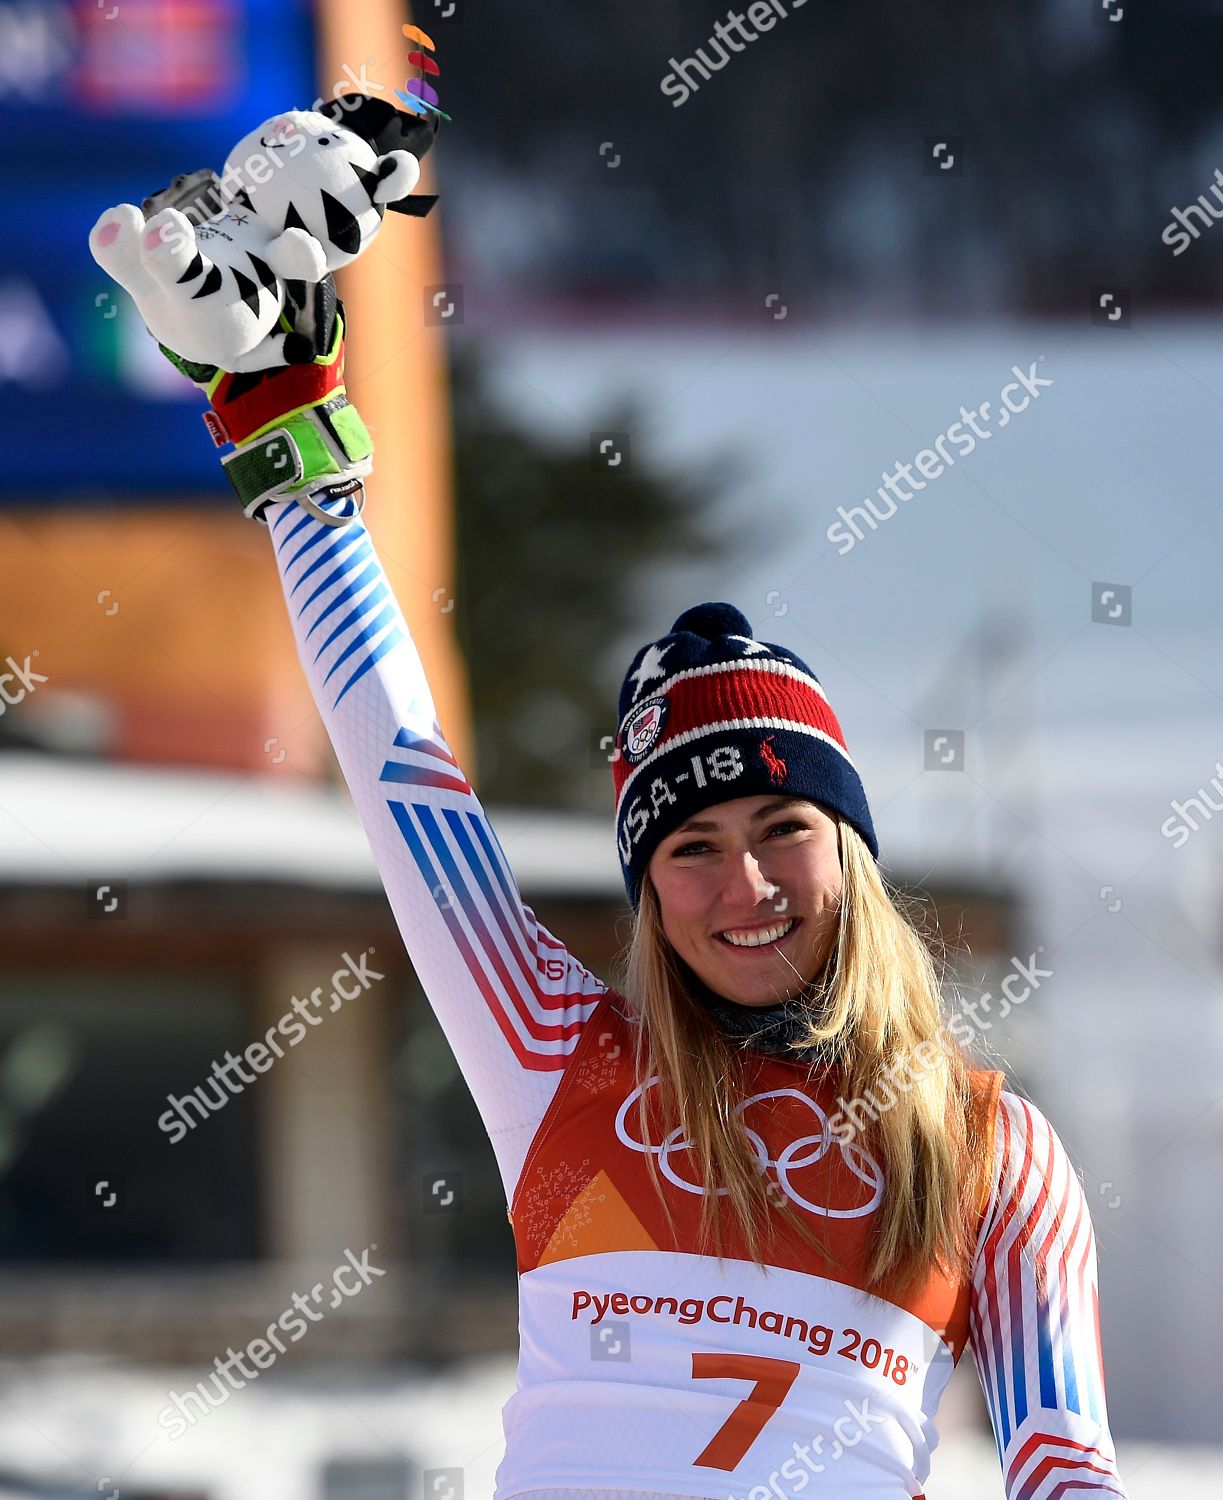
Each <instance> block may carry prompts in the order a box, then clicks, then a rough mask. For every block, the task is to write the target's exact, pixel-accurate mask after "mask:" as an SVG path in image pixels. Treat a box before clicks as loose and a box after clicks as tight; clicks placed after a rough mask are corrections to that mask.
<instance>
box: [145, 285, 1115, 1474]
mask: <svg viewBox="0 0 1223 1500" xmlns="http://www.w3.org/2000/svg"><path fill="white" fill-rule="evenodd" d="M311 316H312V319H313V321H312V322H311V324H310V329H309V337H310V338H311V339H312V340H313V341H314V346H315V348H316V351H317V355H316V357H315V358H314V360H313V362H312V363H311V362H307V363H304V364H302V365H299V366H289V367H282V368H280V369H278V370H273V371H270V372H266V373H264V374H261V375H260V376H259V377H258V378H257V379H253V378H250V377H246V378H243V379H240V380H239V379H232V380H231V379H230V377H228V376H226V375H225V373H224V372H223V371H221V372H218V371H217V370H215V369H207V368H204V367H201V366H192V365H189V364H187V363H186V362H184V361H182V360H177V359H176V363H178V364H179V366H180V368H182V369H183V370H184V372H185V373H186V374H188V375H189V376H190V377H191V378H193V379H195V380H196V381H197V382H198V383H199V384H200V385H201V386H202V387H203V388H204V390H205V391H206V393H207V395H208V396H209V398H210V400H211V402H212V406H213V408H214V414H215V416H214V418H213V419H212V425H213V429H214V431H215V430H216V428H217V427H218V426H219V428H220V431H221V432H222V433H223V434H225V435H227V436H228V438H229V439H230V440H231V441H233V442H234V443H235V444H236V445H237V446H236V451H235V453H233V454H231V455H230V459H229V462H228V463H227V473H228V474H229V477H230V479H231V480H232V481H233V484H234V487H235V489H236V490H237V491H238V494H239V497H240V499H241V501H242V505H243V509H244V511H245V513H246V514H247V515H248V516H252V517H254V518H256V519H257V520H259V521H261V522H262V523H264V524H265V525H266V527H267V532H268V537H269V540H270V543H271V546H272V551H273V554H274V558H275V565H276V568H277V570H278V573H279V577H280V581H281V584H282V586H283V590H284V597H285V601H286V604H287V607H288V612H289V619H290V621H291V623H292V627H293V630H294V632H295V634H296V638H297V643H298V648H299V654H300V657H301V662H302V666H303V669H304V671H305V673H306V675H307V677H308V679H309V681H310V685H311V688H312V690H313V693H314V697H315V700H316V702H317V704H318V708H319V712H320V713H321V715H322V717H323V719H324V721H325V723H326V726H327V729H328V732H329V734H330V736H331V739H332V743H333V744H334V746H335V750H336V754H337V757H338V759H339V762H340V765H341V767H342V769H343V772H344V775H345V777H346V779H347V782H348V786H349V788H350V790H351V793H352V797H353V801H354V803H355V804H356V807H357V810H358V812H359V814H360V817H361V820H362V822H363V824H364V827H365V829H366V832H367V834H368V837H369V841H370V845H371V847H372V850H373V853H374V856H375V858H376V860H377V863H378V868H379V870H380V872H381V875H382V879H383V881H384V883H385V886H386V891H387V895H388V897H389V899H390V903H391V907H392V909H393V911H394V914H395V918H396V921H397V923H398V925H399V929H400V932H401V934H402V936H403V941H404V944H405V947H406V949H407V952H408V954H409V955H410V957H411V961H412V964H413V966H414V968H415V970H416V972H417V974H418V976H419V978H420V981H421V983H422V985H423V987H424V989H425V992H426V994H427V995H428V997H429V1000H430V1003H431V1004H432V1006H433V1008H434V1010H435V1012H436V1014H437V1017H438V1020H439V1022H440V1024H441V1027H442V1029H443V1031H444V1033H445V1035H446V1037H447V1039H448V1041H449V1044H450V1046H451V1047H452V1048H453V1051H454V1054H455V1057H456V1059H457V1061H458V1063H459V1065H460V1067H461V1068H462V1071H463V1074H464V1076H465V1078H466V1081H467V1083H468V1085H469V1087H470V1090H471V1092H472V1095H473V1096H474V1098H475V1102H476V1104H477V1106H478V1108H479V1110H480V1113H481V1116H482V1118H483V1121H484V1124H485V1126H486V1128H487V1130H488V1134H489V1138H490V1141H491V1143H492V1148H493V1151H494V1152H495V1154H496V1158H497V1162H498V1165H499V1168H500V1173H501V1179H502V1182H503V1185H504V1190H505V1201H506V1211H507V1214H508V1216H509V1218H510V1221H511V1223H512V1225H513V1231H514V1238H515V1243H516V1247H517V1259H518V1271H519V1278H520V1280H519V1286H520V1327H521V1334H522V1340H521V1351H520V1360H519V1370H518V1382H517V1388H516V1390H515V1391H514V1393H513V1394H512V1395H511V1396H510V1398H509V1400H508V1401H507V1403H506V1406H505V1411H504V1426H505V1442H506V1447H505V1455H504V1459H503V1461H502V1462H501V1465H500V1467H499V1470H498V1474H497V1485H496V1492H495V1500H596V1497H597V1500H645V1497H647V1496H649V1497H659V1496H662V1497H667V1496H671V1497H680V1496H684V1497H689V1496H695V1497H715V1496H717V1497H721V1496H734V1497H741V1500H765V1497H784V1496H787V1495H791V1494H793V1495H798V1494H802V1493H803V1492H804V1491H809V1492H810V1493H811V1494H813V1495H826V1496H836V1497H850V1496H852V1497H858V1500H917V1497H920V1496H921V1495H922V1493H923V1487H924V1485H925V1483H926V1479H927V1475H928V1474H929V1471H930V1457H931V1453H932V1450H933V1449H934V1446H935V1444H936V1442H937V1428H936V1416H937V1412H938V1407H939V1400H940V1397H941V1395H942V1392H943V1390H944V1387H945V1386H946V1384H947V1381H948V1378H949V1377H950V1375H951V1372H952V1369H953V1367H954V1365H955V1364H956V1362H957V1361H958V1360H959V1359H960V1358H961V1356H962V1355H963V1354H964V1352H965V1351H966V1350H970V1351H971V1354H972V1358H973V1361H974V1363H975V1364H976V1367H977V1370H978V1373H979V1375H980V1378H981V1383H982V1386H983V1388H984V1391H985V1395H986V1398H987V1401H988V1406H989V1412H990V1417H991V1419H992V1422H993V1427H994V1432H995V1435H996V1438H997V1446H998V1453H999V1458H1000V1461H1001V1487H1000V1490H999V1493H1003V1494H1005V1496H1006V1497H1007V1500H1055V1497H1069V1496H1072V1495H1073V1496H1074V1497H1075V1500H1078V1497H1079V1496H1081V1495H1082V1494H1083V1493H1084V1492H1094V1493H1099V1494H1101V1495H1110V1496H1116V1497H1124V1495H1125V1491H1124V1488H1123V1486H1122V1483H1121V1480H1120V1479H1119V1477H1118V1474H1117V1469H1116V1464H1115V1461H1114V1455H1113V1448H1112V1443H1111V1440H1110V1437H1109V1430H1108V1422H1107V1415H1106V1410H1105V1395H1104V1378H1103V1365H1102V1359H1101V1352H1100V1340H1099V1330H1098V1322H1097V1313H1096V1254H1095V1245H1094V1239H1093V1233H1092V1225H1091V1221H1090V1218H1089V1215H1088V1211H1087V1207H1086V1204H1085V1202H1084V1199H1083V1194H1082V1190H1081V1188H1080V1185H1079V1181H1078V1178H1077V1177H1076V1175H1075V1172H1074V1170H1073V1168H1072V1167H1071V1164H1070V1162H1069V1161H1068V1160H1067V1157H1066V1153H1065V1151H1064V1150H1063V1148H1062V1145H1061V1143H1060V1141H1059V1140H1058V1137H1057V1135H1056V1134H1055V1133H1054V1131H1053V1129H1052V1128H1051V1126H1050V1125H1049V1123H1048V1121H1047V1120H1046V1119H1045V1118H1044V1116H1043V1115H1042V1114H1041V1113H1040V1111H1039V1110H1038V1109H1036V1107H1035V1106H1034V1105H1033V1104H1031V1103H1030V1102H1029V1101H1026V1100H1024V1099H1022V1098H1020V1097H1018V1096H1017V1095H1015V1094H1014V1093H1011V1092H1009V1091H1007V1090H1005V1089H1003V1088H1002V1082H1003V1079H1002V1075H1001V1074H1000V1073H997V1072H988V1071H981V1070H975V1069H974V1068H973V1067H972V1064H971V1063H970V1061H969V1059H968V1057H967V1055H966V1054H965V1052H964V1051H963V1050H962V1046H961V1042H962V1039H963V1034H964V1033H965V1032H966V1031H967V1030H970V1028H966V1027H965V1026H964V1025H963V1024H962V1022H959V1021H957V1020H956V1018H954V1017H944V1015H943V1012H942V1009H941V1006H940V995H939V985H938V982H937V976H936V974H935V971H934V969H933V967H932V964H931V960H930V958H929V956H928V954H927V950H926V947H925V945H924V944H923V942H922V940H921V938H920V937H919V935H918V933H917V931H916V930H915V929H914V927H913V926H912V925H911V924H910V921H909V919H908V917H907V916H906V915H905V914H904V912H903V910H902V909H901V908H900V907H899V906H898V905H897V904H896V902H895V901H894V900H893V897H892V896H891V894H890V893H889V891H888V889H887V887H886V886H885V884H884V881H883V879H882V878H881V875H880V872H879V869H878V867H877V864H876V858H877V854H878V846H877V844H876V840H875V833H874V829H873V826H872V823H871V817H870V812H869V808H868V805H867V799H866V795H865V792H864V790H863V787H862V783H861V781H860V779H859V775H858V772H857V770H856V768H855V766H854V764H853V762H852V761H851V759H850V757H849V755H848V753H847V751H846V747H845V741H844V737H843V735H842V733H841V729H840V726H839V724H838V723H837V720H836V717H835V715H834V714H833V711H832V709H831V707H830V706H829V704H828V701H827V698H826V697H825V694H824V690H823V688H822V687H821V685H820V684H819V682H818V681H817V680H816V678H815V676H814V675H813V673H812V672H811V671H810V669H809V668H808V667H807V666H806V665H805V663H804V662H802V661H801V660H800V659H799V658H798V657H797V656H795V655H794V654H793V653H792V652H790V651H788V650H787V649H786V648H785V647H784V646H781V645H776V644H772V643H769V642H764V641H760V640H757V639H756V638H755V636H754V635H753V633H752V630H751V627H750V624H749V622H748V620H747V619H746V618H745V617H744V616H743V615H741V614H740V613H739V612H738V611H737V610H735V609H734V608H732V607H731V606H729V605H726V604H705V605H700V606H698V607H696V608H695V609H692V610H689V611H687V612H686V613H684V614H683V615H681V616H680V618H679V619H678V620H676V621H675V622H674V625H673V626H672V628H671V630H670V631H668V632H667V633H666V634H665V635H664V636H662V637H661V638H660V639H658V640H656V641H653V642H651V643H649V644H648V645H646V646H644V647H642V649H641V650H640V651H639V652H638V653H637V655H636V656H635V658H634V660H633V662H632V663H631V665H630V668H629V672H628V675H627V677H626V679H625V683H624V687H623V690H622V693H621V697H620V703H619V715H618V731H617V735H616V755H615V759H614V767H613V770H614V779H615V793H616V842H617V847H618V849H619V853H620V859H621V863H622V866H623V870H624V877H625V885H626V890H627V892H628V896H629V901H630V904H631V907H632V910H633V914H634V920H633V928H632V939H631V943H630V946H629V949H628V952H627V955H626V960H625V963H624V966H623V974H622V975H621V977H620V980H619V985H618V988H615V989H611V988H608V987H607V986H606V985H605V984H604V983H603V982H602V981H601V980H600V979H599V978H597V977H596V976H595V975H594V974H592V973H591V972H590V971H589V970H587V969H586V968H585V967H584V966H583V965H582V963H581V962H580V961H579V959H578V958H576V957H575V956H573V955H572V954H570V953H569V952H567V951H566V949H565V947H564V945H563V944H562V943H561V942H560V941H559V940H558V939H557V938H556V937H554V936H553V935H552V934H551V933H549V932H548V931H546V930H545V929H544V928H543V927H541V925H540V924H539V922H538V921H537V920H536V918H535V915H534V913H533V912H532V911H531V909H530V908H529V907H528V906H526V905H524V903H523V900H522V897H521V895H520V893H519V890H518V887H517V884H516V883H515V880H514V876H513V873H512V871H511V869H510V865H509V863H508V861H507V859H506V857H505V853H504V851H503V850H502V848H501V846H500V844H499V843H498V841H497V838H496V835H495V834H494V832H493V830H492V828H491V827H490V826H489V823H488V821H487V819H486V817H485V814H484V811H483V809H482V807H481V805H480V802H479V800H478V798H477V797H476V794H475V792H474V791H473V789H472V787H471V785H470V783H469V782H468V780H467V778H466V776H465V775H464V773H463V770H462V768H461V767H460V766H459V765H458V764H457V763H456V761H455V758H454V756H453V754H452V753H451V750H450V748H449V746H448V745H447V743H446V739H445V736H444V734H443V731H442V728H441V726H440V725H439V724H438V722H437V719H436V715H435V710H434V705H433V700H432V697H431V695H430V691H429V684H428V682H427V681H426V679H425V675H424V672H423V670H422V668H421V662H420V658H419V656H418V654H417V651H416V648H415V646H414V644H413V641H412V636H411V632H410V630H409V626H408V623H407V621H406V619H405V618H404V615H403V614H402V612H401V610H400V607H399V605H398V603H397V602H396V600H395V598H394V595H393V593H392V591H391V588H390V586H389V584H388V582H387V579H386V576H385V574H384V573H383V570H382V567H381V564H380V562H379V560H378V555H377V552H376V550H375V548H374V543H373V540H372V538H371V536H370V534H369V531H368V529H367V527H366V525H365V523H364V521H363V519H362V517H361V513H360V511H361V505H360V502H361V499H362V498H363V491H362V489H361V482H362V480H363V479H364V478H365V476H366V475H367V474H368V472H369V469H370V448H369V443H368V434H366V433H365V432H364V429H363V427H361V425H360V422H359V419H358V418H357V417H356V414H355V412H354V410H353V408H352V407H351V406H350V405H349V403H348V401H347V397H346V395H345V391H344V385H343V319H342V308H340V307H338V306H332V305H331V304H330V303H329V302H328V300H327V299H326V298H318V299H315V300H314V302H313V303H312V304H311ZM163 347H164V346H163ZM167 352H169V351H168V350H167ZM422 607H426V608H427V607H428V605H427V604H426V605H422ZM460 1457H461V1456H459V1455H456V1458H460Z"/></svg>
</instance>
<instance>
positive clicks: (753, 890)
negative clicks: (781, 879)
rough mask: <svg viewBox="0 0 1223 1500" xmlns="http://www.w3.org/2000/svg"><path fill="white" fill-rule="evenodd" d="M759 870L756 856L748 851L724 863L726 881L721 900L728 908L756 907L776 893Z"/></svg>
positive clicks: (773, 886) (775, 889)
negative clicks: (736, 906)
mask: <svg viewBox="0 0 1223 1500" xmlns="http://www.w3.org/2000/svg"><path fill="white" fill-rule="evenodd" d="M777 889H778V888H777V886H775V885H773V883H772V882H771V881H770V880H768V879H767V878H766V876H765V874H764V872H763V871H762V870H761V868H760V863H759V861H758V860H757V859H756V856H755V855H754V854H753V853H752V852H751V851H750V850H748V849H745V850H744V851H743V852H742V853H741V854H737V855H735V856H734V857H733V858H732V859H729V860H728V861H727V862H726V880H725V883H724V884H723V887H722V899H723V901H724V903H725V904H726V906H727V907H728V908H731V909H733V908H734V907H735V905H736V904H740V905H749V904H750V905H752V906H758V905H759V904H760V902H761V901H767V900H768V899H769V897H770V896H772V895H774V894H775V893H776V891H777Z"/></svg>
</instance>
